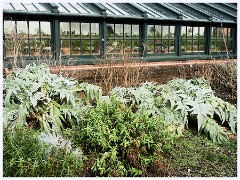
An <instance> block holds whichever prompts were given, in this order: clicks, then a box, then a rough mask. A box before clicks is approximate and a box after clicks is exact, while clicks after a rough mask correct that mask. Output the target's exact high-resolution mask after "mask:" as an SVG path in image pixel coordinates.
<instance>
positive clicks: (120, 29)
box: [115, 24, 123, 38]
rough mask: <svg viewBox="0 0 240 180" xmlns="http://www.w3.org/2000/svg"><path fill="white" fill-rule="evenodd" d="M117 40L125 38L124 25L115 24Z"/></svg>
mask: <svg viewBox="0 0 240 180" xmlns="http://www.w3.org/2000/svg"><path fill="white" fill-rule="evenodd" d="M115 35H116V37H115V38H123V24H115Z"/></svg>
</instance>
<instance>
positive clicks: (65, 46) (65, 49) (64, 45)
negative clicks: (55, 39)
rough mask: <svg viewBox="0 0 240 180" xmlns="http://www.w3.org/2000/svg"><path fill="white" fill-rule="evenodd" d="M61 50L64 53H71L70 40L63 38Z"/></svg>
mask: <svg viewBox="0 0 240 180" xmlns="http://www.w3.org/2000/svg"><path fill="white" fill-rule="evenodd" d="M61 44H62V45H61V52H62V55H70V41H69V40H62V41H61Z"/></svg>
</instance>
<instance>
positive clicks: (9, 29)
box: [4, 21, 16, 38]
mask: <svg viewBox="0 0 240 180" xmlns="http://www.w3.org/2000/svg"><path fill="white" fill-rule="evenodd" d="M4 33H5V38H7V37H12V36H14V35H15V34H16V27H15V21H4Z"/></svg>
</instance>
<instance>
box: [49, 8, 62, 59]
mask: <svg viewBox="0 0 240 180" xmlns="http://www.w3.org/2000/svg"><path fill="white" fill-rule="evenodd" d="M51 8H52V12H53V13H54V19H53V21H52V25H51V36H52V51H53V56H54V59H55V60H58V58H59V56H60V44H61V43H60V22H59V19H58V15H59V10H58V6H57V5H55V4H51Z"/></svg>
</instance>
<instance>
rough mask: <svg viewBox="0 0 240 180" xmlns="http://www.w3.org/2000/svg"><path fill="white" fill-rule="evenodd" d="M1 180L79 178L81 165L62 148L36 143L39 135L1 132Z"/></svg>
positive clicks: (21, 129)
mask: <svg viewBox="0 0 240 180" xmlns="http://www.w3.org/2000/svg"><path fill="white" fill-rule="evenodd" d="M3 145H4V146H3V176H4V177H50V176H52V177H53V176H81V168H82V162H81V160H80V159H78V157H77V156H76V155H75V154H73V153H68V152H66V150H65V149H64V148H53V149H52V151H50V152H48V153H46V148H47V147H48V145H46V144H43V143H41V142H40V141H39V138H38V132H37V131H33V130H27V129H26V128H17V129H16V130H15V131H14V132H12V131H8V130H6V129H4V132H3Z"/></svg>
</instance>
